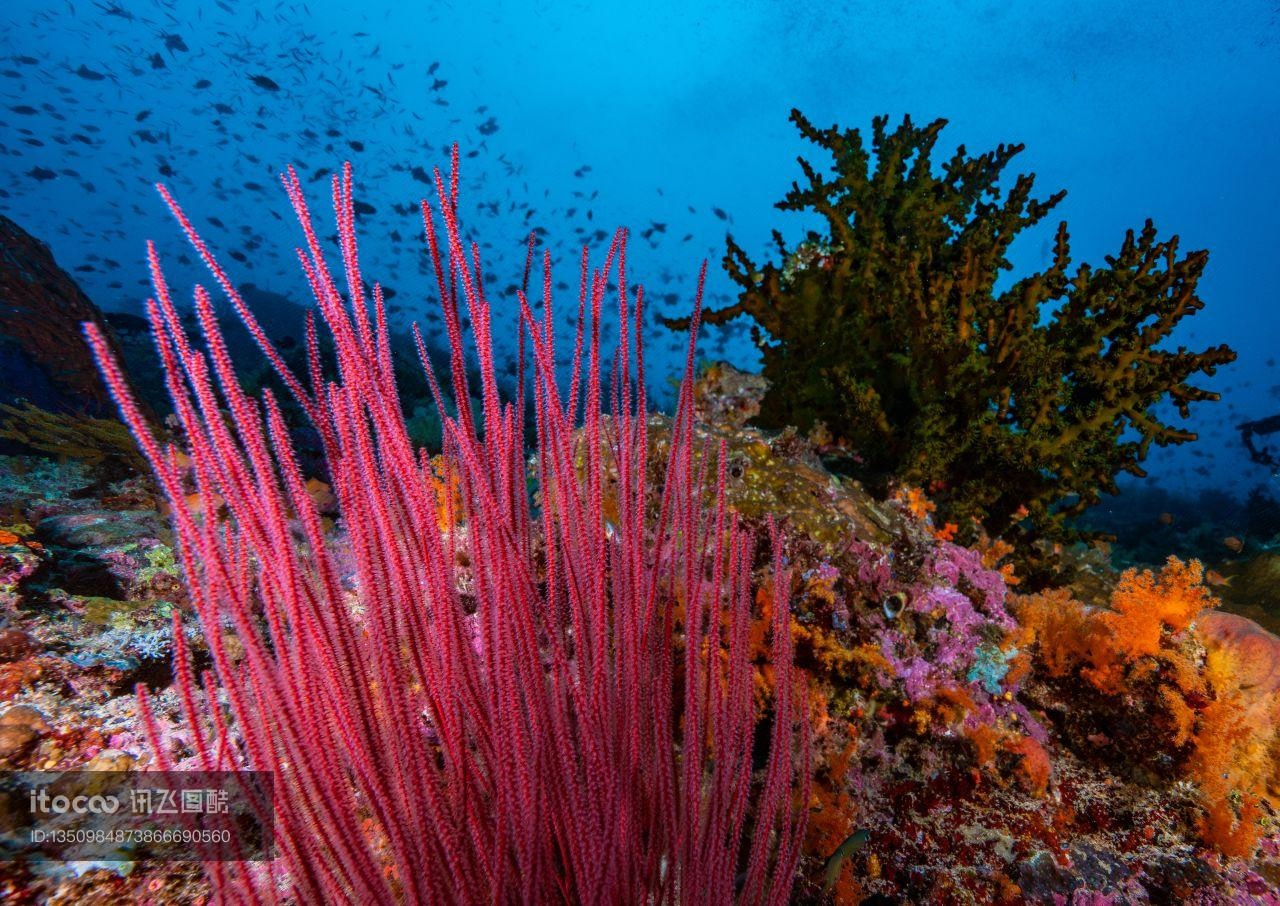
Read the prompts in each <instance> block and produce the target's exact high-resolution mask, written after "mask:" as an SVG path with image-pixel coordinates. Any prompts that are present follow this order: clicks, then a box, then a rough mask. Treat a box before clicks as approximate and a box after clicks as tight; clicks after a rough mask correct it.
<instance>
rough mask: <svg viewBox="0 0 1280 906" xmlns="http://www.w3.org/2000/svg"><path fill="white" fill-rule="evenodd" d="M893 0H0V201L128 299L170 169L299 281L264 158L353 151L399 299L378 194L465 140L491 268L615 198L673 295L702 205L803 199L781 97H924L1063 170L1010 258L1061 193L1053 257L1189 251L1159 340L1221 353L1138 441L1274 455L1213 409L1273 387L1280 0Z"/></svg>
mask: <svg viewBox="0 0 1280 906" xmlns="http://www.w3.org/2000/svg"><path fill="white" fill-rule="evenodd" d="M899 6H903V5H900V4H892V3H883V2H866V3H847V4H839V3H826V4H812V3H765V2H734V3H724V4H711V3H668V2H661V3H648V4H635V5H634V8H629V9H624V8H623V7H622V5H621V4H616V5H615V4H571V3H566V2H541V3H532V4H530V3H524V4H517V3H511V4H501V3H498V4H471V3H462V2H455V3H451V4H450V3H422V4H412V5H411V4H403V3H397V4H388V5H386V7H385V8H384V9H381V10H378V9H369V10H365V9H358V8H357V5H356V4H351V3H349V2H347V3H331V2H321V0H316V2H311V3H306V4H303V3H281V4H275V5H271V4H247V3H238V2H232V0H215V2H200V3H195V2H185V0H181V2H180V0H175V2H171V3H145V2H126V0H102V2H99V3H70V2H61V3H33V2H27V0H10V2H9V3H8V4H5V6H4V9H3V11H2V12H0V22H2V24H3V34H2V36H0V58H2V59H0V69H2V70H3V77H0V125H2V128H3V131H2V133H0V143H2V147H0V150H2V152H3V156H2V160H3V167H2V169H0V209H3V211H4V212H5V213H6V214H7V215H8V216H11V217H12V218H14V219H15V220H17V221H18V222H19V223H20V224H22V225H23V226H24V227H25V228H26V229H27V230H29V231H30V232H32V233H34V234H36V235H38V236H40V237H42V238H44V239H46V240H47V241H48V242H49V243H50V244H51V245H52V247H53V249H54V252H55V254H56V255H57V257H58V259H59V261H60V263H62V265H63V266H64V267H66V268H68V269H69V270H73V272H75V275H76V276H77V278H78V279H80V280H81V282H82V285H83V286H84V288H85V289H86V291H87V292H88V293H89V295H90V296H91V297H92V298H93V299H94V300H95V301H96V302H97V303H98V304H99V305H100V306H102V307H103V308H105V309H108V310H117V311H119V310H123V311H133V312H137V311H140V306H141V302H142V300H143V299H144V298H145V295H146V292H147V288H146V284H145V279H144V278H145V269H144V266H143V262H142V250H143V241H144V240H145V239H147V238H154V239H156V240H158V241H159V243H160V246H161V249H162V250H163V252H164V255H165V258H166V261H167V264H168V267H169V270H170V277H171V279H172V281H173V282H174V283H175V284H176V285H179V286H187V285H189V282H190V281H191V280H195V279H206V278H205V276H204V274H203V273H202V272H200V271H199V270H198V269H197V268H195V267H194V266H185V265H184V262H183V256H184V255H185V254H186V252H187V250H186V248H185V246H184V244H183V243H182V241H181V240H180V238H179V237H178V234H177V231H176V229H175V228H174V226H173V224H172V223H171V222H170V220H169V219H168V216H167V214H166V213H165V212H164V211H163V209H162V207H161V205H160V203H159V200H158V198H157V197H156V195H155V193H154V192H153V191H152V190H151V188H150V185H151V184H152V183H153V182H155V181H157V180H160V181H164V182H165V183H167V184H168V185H169V186H170V187H171V188H172V189H173V190H174V191H175V193H176V194H177V196H178V197H179V199H180V200H181V201H182V202H183V203H184V204H185V205H186V206H187V208H188V210H189V212H190V213H191V215H192V216H193V218H194V219H195V221H196V222H197V224H199V225H200V226H201V228H202V229H203V230H204V232H205V234H206V236H207V238H209V239H210V240H211V242H212V243H213V244H214V245H215V246H216V248H218V249H219V251H220V252H221V253H222V255H223V258H224V261H226V263H227V264H228V265H229V266H230V268H231V270H232V273H233V276H234V277H235V279H236V280H238V281H240V282H245V283H253V284H255V285H257V286H259V287H263V288H266V289H269V290H271V291H273V292H277V293H281V294H284V295H285V296H288V297H290V298H293V299H295V300H296V301H298V302H305V301H306V299H307V294H306V292H305V284H304V283H303V281H302V277H301V274H300V273H299V270H298V267H297V264H296V261H295V260H294V258H293V257H292V248H293V246H294V245H295V244H296V243H297V242H298V241H299V234H298V231H297V229H296V227H295V226H294V224H293V222H292V219H291V217H290V215H289V212H288V208H287V205H286V202H285V199H284V195H283V192H282V191H280V190H279V188H278V186H277V184H276V183H275V181H274V177H275V174H277V173H278V172H279V171H280V169H281V168H282V167H283V166H285V165H286V164H288V163H294V164H295V165H296V166H298V168H299V170H300V171H301V173H302V175H303V178H304V180H310V179H311V178H312V177H315V176H317V174H320V178H318V179H317V180H316V181H314V182H308V183H307V185H308V187H309V189H310V190H311V192H312V200H313V203H314V204H315V205H316V206H317V207H318V208H320V209H323V207H324V199H325V193H326V192H327V178H325V177H323V173H322V171H325V170H328V169H330V168H334V167H336V166H338V165H340V164H341V162H342V161H343V160H346V159H349V160H351V161H352V162H353V163H354V165H355V167H356V179H357V184H358V188H357V197H358V198H359V199H361V200H362V201H364V202H366V203H368V204H369V205H372V206H373V207H374V208H375V209H376V211H375V212H374V213H370V214H365V215H363V216H362V217H361V219H360V228H361V241H362V246H361V248H362V253H363V257H364V261H365V272H366V275H367V276H369V277H370V278H371V279H375V278H376V279H378V280H380V281H382V282H383V283H384V284H386V285H388V286H390V287H392V288H393V289H394V290H395V291H396V298H395V300H394V302H395V304H396V305H398V306H399V307H400V310H399V311H398V312H397V316H398V317H399V318H401V319H402V320H408V319H416V318H421V317H422V316H423V313H424V312H425V311H427V310H429V309H430V308H431V306H432V305H433V304H434V303H433V301H432V300H433V298H434V290H433V287H432V283H431V281H430V279H429V277H428V275H427V274H426V273H425V269H424V268H425V257H424V248H423V244H422V242H421V239H420V222H419V221H418V220H417V218H416V216H415V215H414V214H413V213H412V212H409V213H397V212H396V210H395V209H394V207H393V206H395V205H402V206H403V205H407V204H413V203H414V202H415V201H416V200H417V199H418V198H420V197H421V196H422V195H423V194H424V193H425V192H427V191H428V186H426V185H424V184H423V183H422V182H421V181H419V180H416V179H415V178H414V175H413V168H414V167H423V168H425V170H426V171H428V172H429V171H430V168H431V167H432V166H437V165H443V163H444V160H445V157H444V149H445V148H446V147H447V145H448V144H449V143H451V142H454V141H457V142H459V143H460V145H461V147H462V151H463V154H464V160H463V164H464V171H463V172H464V180H463V193H464V212H465V214H466V220H467V222H468V224H469V229H470V230H471V232H472V233H473V235H475V237H476V238H477V239H479V240H480V241H482V242H483V243H484V244H485V246H484V250H485V256H486V268H487V270H488V271H489V273H490V286H491V288H492V289H493V290H494V291H495V292H494V293H493V294H494V296H495V297H498V298H507V296H506V294H504V293H503V292H502V290H503V289H504V288H505V287H507V286H509V285H510V284H512V283H514V282H516V281H517V280H518V279H519V275H520V268H521V265H522V262H523V241H524V238H525V236H526V235H527V232H528V230H529V229H530V228H531V227H535V226H536V227H541V228H545V230H546V231H547V237H548V242H549V243H550V244H551V247H552V248H553V250H554V251H555V253H556V256H557V260H558V262H559V265H560V270H559V274H558V277H559V279H563V280H565V281H569V282H571V283H576V272H577V270H576V257H577V253H576V247H577V246H578V244H579V243H581V242H582V241H583V239H584V238H588V239H589V238H591V235H592V234H593V233H594V232H595V231H597V230H604V231H609V232H611V231H612V230H613V228H614V227H616V226H619V225H625V226H629V227H630V228H631V229H632V231H633V242H632V260H631V270H632V273H633V274H634V275H635V276H636V277H638V278H639V279H641V280H643V281H644V282H645V283H646V284H647V285H648V287H649V291H650V298H651V299H652V300H653V304H654V308H655V309H657V310H658V311H660V312H662V313H668V314H676V313H683V312H684V311H686V310H687V309H688V307H689V305H690V303H691V292H692V281H693V276H694V274H695V273H696V270H697V268H698V266H699V264H700V263H701V261H702V260H703V259H704V258H708V259H710V260H711V262H712V269H711V274H712V278H711V282H710V288H711V295H712V299H711V301H712V302H713V303H714V302H716V301H721V302H723V301H724V298H725V295H724V294H726V293H728V292H729V291H730V287H729V285H728V281H727V280H726V279H724V278H723V277H722V275H720V273H719V270H718V261H719V258H720V256H721V255H722V253H723V237H724V234H725V232H726V230H732V232H733V234H734V235H735V237H736V238H737V239H738V240H739V242H741V243H742V244H743V245H745V246H746V247H748V248H749V249H753V250H757V251H761V252H763V251H764V249H765V247H766V244H767V241H768V237H769V231H770V229H772V228H774V227H778V228H781V229H783V230H784V232H786V233H787V234H788V235H791V236H794V235H795V234H796V233H797V232H798V231H799V230H800V228H802V227H803V225H804V224H803V221H802V220H801V219H799V218H797V217H796V216H795V215H784V214H780V213H779V212H777V211H776V210H774V209H773V207H772V204H773V202H775V201H776V200H778V199H779V198H780V197H781V196H782V195H783V193H784V192H785V191H786V189H787V188H788V186H789V185H790V183H791V181H792V180H793V179H795V178H797V177H798V175H799V172H798V168H797V167H796V165H795V163H794V158H795V156H796V154H797V153H800V152H802V151H805V150H806V149H805V148H804V147H803V143H802V142H801V141H800V140H799V139H798V137H797V136H796V134H795V131H794V129H793V127H792V126H791V125H790V124H789V123H788V122H787V114H788V112H789V110H790V108H791V107H793V106H798V107H800V108H801V109H802V110H804V111H805V112H806V113H807V114H808V116H809V117H810V118H812V119H813V120H815V121H816V122H818V123H819V124H827V123H831V122H839V123H840V124H841V125H845V126H862V127H867V126H869V124H870V120H871V117H872V116H873V115H875V114H878V113H888V114H890V115H891V117H893V118H894V119H895V120H896V119H897V118H899V117H900V116H901V114H903V113H910V114H911V115H912V116H913V117H914V118H915V119H916V120H917V121H927V120H930V119H933V118H935V117H946V118H948V119H949V120H950V126H949V127H948V128H947V129H946V130H945V131H944V132H943V138H942V145H941V149H942V150H944V151H946V152H949V151H950V150H951V149H952V148H953V147H954V146H955V145H956V144H959V143H964V144H965V145H966V146H967V147H968V148H969V150H970V151H971V152H979V151H983V150H986V149H988V148H990V147H992V146H994V145H995V144H997V143H999V142H1023V143H1025V144H1026V146H1027V149H1026V151H1025V152H1024V153H1023V154H1022V155H1021V156H1020V157H1019V158H1018V159H1017V161H1016V163H1017V164H1018V165H1019V167H1020V170H1031V171H1034V172H1035V173H1036V174H1037V176H1038V185H1039V187H1040V194H1042V195H1047V194H1049V193H1050V192H1051V191H1053V190H1056V189H1058V188H1061V187H1065V188H1067V189H1069V194H1068V196H1067V199H1066V200H1065V201H1064V202H1063V204H1062V205H1060V206H1059V208H1058V209H1057V210H1056V211H1055V212H1054V217H1051V218H1050V219H1051V221H1053V222H1052V223H1048V224H1045V225H1042V229H1041V230H1039V231H1038V232H1035V233H1029V234H1027V235H1026V236H1025V238H1023V239H1022V240H1021V242H1020V244H1019V245H1018V246H1016V247H1015V265H1016V268H1017V270H1016V271H1015V273H1020V272H1022V271H1024V270H1025V269H1030V268H1038V267H1040V266H1043V265H1044V264H1045V262H1046V261H1047V259H1048V255H1049V248H1048V245H1047V240H1048V238H1049V235H1050V234H1051V232H1052V229H1053V227H1054V226H1055V225H1056V219H1057V218H1058V217H1062V218H1065V219H1067V220H1068V221H1069V222H1070V224H1071V234H1072V240H1073V251H1074V253H1075V257H1076V259H1077V260H1086V261H1100V260H1101V259H1102V257H1103V256H1104V255H1106V254H1108V253H1111V252H1113V251H1115V250H1116V249H1117V248H1118V246H1119V244H1120V241H1121V239H1122V236H1123V233H1124V231H1125V230H1126V229H1128V228H1132V227H1140V226H1141V224H1142V222H1143V220H1144V219H1145V218H1147V217H1151V218H1154V220H1155V221H1156V223H1157V225H1158V226H1159V227H1160V228H1161V230H1162V233H1166V232H1177V233H1179V234H1180V235H1181V236H1182V238H1183V242H1184V248H1186V249H1194V248H1208V249H1210V250H1211V252H1212V257H1211V261H1210V265H1209V269H1208V272H1207V275H1206V277H1205V279H1204V280H1203V282H1202V284H1201V295H1202V297H1203V298H1204V299H1205V300H1206V302H1207V308H1206V310H1205V311H1204V312H1203V313H1201V314H1199V315H1197V316H1195V317H1194V318H1192V319H1191V320H1190V321H1188V322H1185V323H1184V325H1183V328H1182V330H1181V331H1180V332H1179V334H1178V335H1177V339H1176V340H1175V342H1180V343H1185V344H1186V345H1188V346H1190V347H1191V348H1194V349H1200V348H1203V347H1205V346H1208V345H1213V344H1216V343H1219V342H1227V343H1229V344H1230V345H1232V346H1233V347H1235V349H1236V350H1237V351H1238V352H1239V354H1240V359H1239V361H1238V363H1237V364H1235V365H1234V366H1231V367H1229V368H1226V369H1224V370H1223V371H1222V372H1221V373H1220V374H1219V376H1218V377H1217V378H1215V379H1213V380H1212V381H1210V382H1209V386H1211V387H1212V388H1213V389H1217V390H1220V391H1221V392H1222V393H1223V395H1224V400H1223V402H1222V403H1219V404H1204V405H1201V406H1199V407H1198V408H1197V409H1195V410H1194V414H1193V418H1192V420H1191V422H1190V426H1191V427H1192V428H1193V429H1194V430H1197V431H1199V432H1200V433H1201V440H1200V442H1199V443H1197V444H1193V445H1189V446H1188V447H1184V448H1181V449H1178V450H1157V451H1155V452H1154V453H1153V455H1152V458H1151V461H1150V465H1151V469H1152V472H1153V473H1154V474H1155V475H1156V476H1157V477H1158V478H1160V479H1161V480H1162V481H1163V482H1164V483H1165V484H1166V485H1168V486H1171V487H1174V488H1182V487H1185V488H1190V489H1196V488H1198V487H1203V486H1209V485H1214V486H1230V487H1235V488H1238V489H1243V488H1247V487H1248V486H1250V485H1252V484H1256V483H1258V482H1266V481H1268V480H1269V476H1268V475H1267V473H1266V470H1265V469H1262V468H1261V467H1258V466H1254V465H1251V464H1249V463H1248V462H1247V460H1246V459H1245V457H1244V456H1243V453H1242V450H1241V448H1240V445H1239V443H1238V438H1237V433H1236V431H1235V429H1234V427H1233V426H1234V425H1235V424H1236V423H1238V422H1239V421H1243V420H1245V419H1248V418H1260V417H1263V416H1266V415H1270V414H1272V413H1275V412H1280V376H1278V375H1277V370H1276V367H1275V360H1274V358H1273V356H1276V355H1277V354H1278V353H1280V350H1278V349H1277V346H1278V345H1280V344H1277V340H1278V339H1280V330H1277V323H1280V322H1278V320H1277V312H1276V310H1277V302H1278V301H1280V299H1278V298H1277V295H1278V294H1277V279H1276V276H1275V263H1276V262H1277V261H1278V260H1280V180H1278V179H1277V174H1280V6H1277V4H1276V3H1275V0H1268V2H1257V0H1236V2H1232V3H1220V2H1180V3H1179V2H1161V3H1153V2H1145V0H1143V2H1130V3H1126V4H1113V3H1104V2H1071V3H1067V2H1038V3H998V2H989V3H976V2H974V3H970V2H933V3H919V4H913V6H914V9H913V10H912V11H911V12H909V13H904V12H901V11H899V10H898V9H897V7H899ZM255 76H262V77H266V79H267V80H269V82H266V83H264V82H263V81H262V80H261V79H259V80H258V81H257V82H255V81H254V77H255ZM205 82H207V83H208V85H207V86H205V84H204V83H205ZM264 84H267V85H269V84H274V85H276V86H278V87H277V88H275V89H274V90H273V89H271V88H270V87H263V85H264ZM218 105H221V106H218ZM28 111H29V112H28ZM331 133H332V134H331ZM471 153H474V157H468V156H465V155H468V154H471ZM939 156H943V155H939ZM1010 176H1012V174H1010ZM480 206H483V207H480ZM717 209H718V210H719V212H720V213H719V214H718V213H717V212H716V211H717ZM402 210H403V208H402ZM215 218H216V220H215ZM655 223H657V224H662V225H664V227H663V229H662V230H659V229H658V228H657V227H655V226H654V224H655ZM218 224H221V225H218ZM646 230H648V231H650V232H649V233H648V236H647V237H646V236H645V235H644V233H645V231H646ZM592 244H593V245H594V246H597V247H600V248H603V246H604V244H605V243H598V242H595V241H594V240H592ZM232 253H236V256H238V257H239V258H243V260H242V261H241V260H235V257H231V256H232ZM187 260H189V259H187ZM570 297H571V294H570V293H566V294H565V296H564V298H565V299H566V301H568V299H569V298H570ZM717 297H719V299H717ZM501 310H502V312H503V313H504V314H510V313H511V309H510V307H509V306H506V305H505V303H504V307H503V308H502V309H501ZM744 327H745V325H743V326H742V327H738V328H736V329H735V328H732V327H731V328H728V329H725V328H719V329H711V330H710V331H709V332H708V334H707V336H706V339H705V342H704V345H703V351H704V353H705V354H706V355H708V356H711V357H717V358H727V359H730V360H731V361H734V362H736V363H738V364H740V365H744V366H750V365H752V364H753V363H754V361H755V352H754V349H753V348H752V346H751V344H750V341H749V340H748V338H747V336H746V332H745V329H744ZM677 346H678V339H677V338H675V337H673V336H672V335H671V334H670V333H668V332H666V331H664V330H662V329H661V328H659V327H656V326H655V327H654V328H653V330H652V334H651V337H650V348H651V354H652V355H653V356H654V357H655V358H660V357H661V356H663V355H666V356H667V359H666V361H667V362H671V361H672V360H673V356H674V354H675V353H674V350H675V349H676V348H677ZM653 370H654V372H657V371H658V370H659V369H657V368H654V369H653ZM661 383H662V382H661V381H655V384H661ZM655 389H656V390H661V389H662V387H661V386H659V387H655ZM1277 442H1278V443H1280V440H1278V441H1277Z"/></svg>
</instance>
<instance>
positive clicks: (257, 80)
mask: <svg viewBox="0 0 1280 906" xmlns="http://www.w3.org/2000/svg"><path fill="white" fill-rule="evenodd" d="M249 81H250V82H253V84H255V85H257V86H258V87H259V88H263V89H266V90H267V91H279V90H280V86H279V85H278V84H277V83H276V81H275V79H272V78H270V77H268V76H264V75H255V76H249Z"/></svg>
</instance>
